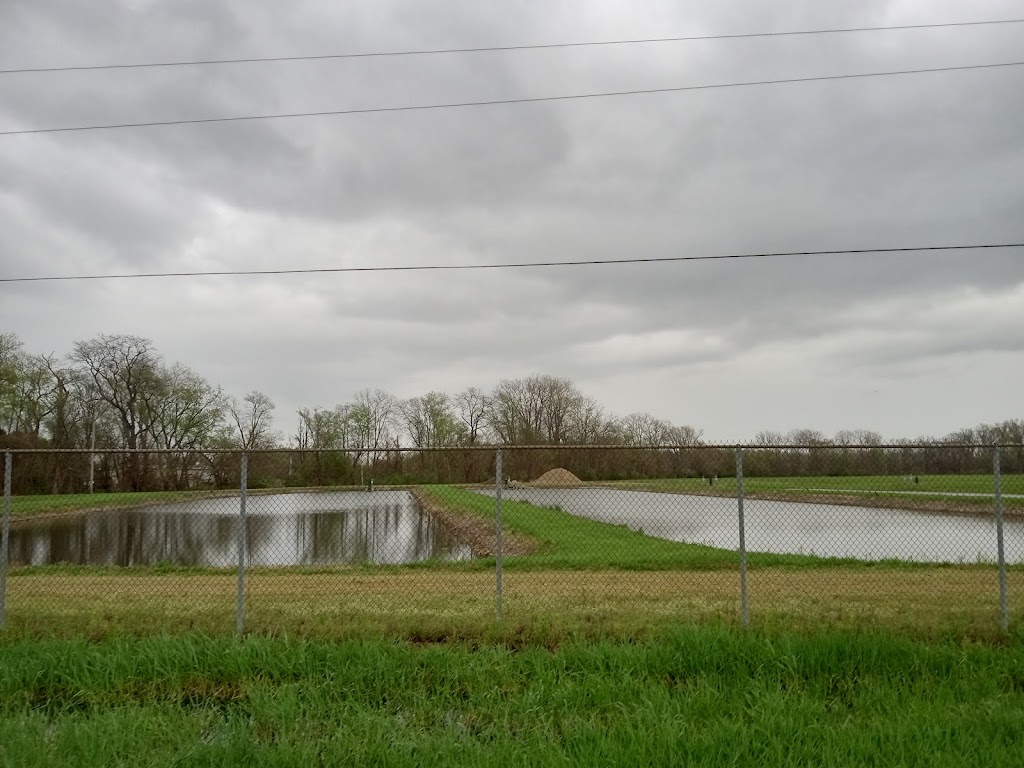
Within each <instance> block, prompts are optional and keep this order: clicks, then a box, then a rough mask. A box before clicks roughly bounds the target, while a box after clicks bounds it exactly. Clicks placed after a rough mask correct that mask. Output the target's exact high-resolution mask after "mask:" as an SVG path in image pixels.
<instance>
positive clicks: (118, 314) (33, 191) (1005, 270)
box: [0, 0, 1024, 439]
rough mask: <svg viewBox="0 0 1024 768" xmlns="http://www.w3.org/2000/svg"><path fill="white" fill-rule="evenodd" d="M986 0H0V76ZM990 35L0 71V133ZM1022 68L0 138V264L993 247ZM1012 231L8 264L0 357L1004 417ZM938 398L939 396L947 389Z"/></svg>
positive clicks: (534, 84)
mask: <svg viewBox="0 0 1024 768" xmlns="http://www.w3.org/2000/svg"><path fill="white" fill-rule="evenodd" d="M1013 5H1014V4H1012V3H1009V2H997V1H995V0H993V1H991V2H979V3H975V4H972V6H971V8H970V9H969V11H970V16H969V17H968V16H967V11H965V10H964V7H963V6H962V4H960V3H955V2H952V0H943V2H938V3H936V2H929V3H923V2H912V1H911V0H900V1H895V0H893V1H891V2H890V1H885V0H872V1H871V2H865V3H857V4H851V3H836V4H830V3H816V2H810V1H809V0H792V1H787V2H781V3H772V4H763V3H750V2H741V1H740V0H727V1H726V2H720V3H714V4H710V5H709V6H707V7H701V8H690V7H683V6H680V5H679V4H678V3H673V2H668V1H667V0H665V1H664V2H661V1H654V2H650V3H643V4H635V3H629V4H626V3H612V2H600V3H582V2H579V1H578V0H577V1H576V2H569V1H568V0H566V1H564V2H554V3H551V2H540V1H539V0H537V1H536V2H526V3H521V4H517V5H516V7H515V10H514V12H513V11H512V9H504V10H503V11H502V12H500V13H499V12H497V11H496V10H495V9H494V8H492V7H490V6H487V5H485V4H480V3H475V2H470V0H447V1H446V2H445V3H440V4H437V3H435V4H430V5H424V4H422V3H416V2H411V0H408V1H403V2H399V1H395V2H380V3H374V4H372V5H370V6H352V7H348V6H343V5H338V4H333V3H323V2H317V1H315V0H301V1H300V2H295V3H290V4H289V7H288V12H287V13H283V12H282V10H281V6H280V5H279V4H278V3H273V2H269V0H265V1H261V2H253V1H251V0H247V1H246V2H242V1H241V0H237V1H235V2H226V1H220V2H200V1H199V0H195V1H194V2H182V3H174V4H172V5H167V4H161V3H150V2H145V1H144V0H137V1H136V2H127V0H125V2H121V3H113V4H109V5H107V6H103V7H101V8H90V10H89V12H88V13H86V12H85V11H83V10H82V8H81V4H80V3H75V2H71V1H70V0H63V2H48V3H45V4H38V3H32V2H27V0H12V2H9V3H6V4H5V5H4V7H3V8H2V9H0V50H3V51H4V54H3V59H2V61H0V65H2V66H19V65H24V66H31V65H52V64H78V63H105V62H110V61H123V60H155V59H183V58H193V57H194V58H208V57H234V56H245V55H266V54H270V55H288V54H296V53H328V52H335V51H339V50H342V51H370V50H382V49H401V48H423V47H449V46H452V47H458V46H474V45H488V44H496V45H500V44H507V43H517V42H549V41H560V40H578V39H586V38H592V39H609V38H617V37H641V36H663V35H673V34H695V33H696V34H699V33H702V32H706V33H716V32H734V31H737V32H742V31H750V30H761V29H798V28H814V27H833V26H846V25H851V26H861V25H875V24H898V23H913V22H930V21H944V20H961V19H966V18H998V17H1000V16H1012V15H1014V7H1013ZM1022 31H1024V30H1022V29H1021V28H1020V27H1017V26H1006V27H999V28H995V27H993V28H975V29H961V30H941V31H939V30H933V31H917V32H885V33H872V34H864V35H842V36H821V37H806V38H774V39H770V40H748V41H732V42H704V43H690V44H685V45H652V46H634V47H623V48H598V49H573V50H565V51H544V52H533V53H521V54H511V53H490V54H477V55H472V56H470V55H463V56H450V57H428V58H416V59H413V58H397V59H362V60H354V61H344V62H338V61H332V62H311V63H293V64H279V65H253V66H251V67H243V66H230V67H216V68H215V67H207V68H188V69H185V68H183V69H170V70H140V71H126V72H102V73H101V72H92V73H72V74H60V75H57V74H53V75H18V76H0V126H2V127H11V128H17V127H32V126H49V125H71V124H78V123H82V124H84V123H91V122H117V121H122V120H124V121H136V120H146V119H174V118H182V117H184V118H189V117H203V116H217V115H230V114H244V113H268V112H288V111H307V110H308V111H312V110H319V109H341V108H360V107H374V106H391V105H398V104H412V103H431V102H443V101H458V100H475V99H492V98H514V97H518V96H527V95H544V94H558V93H571V92H586V91H598V90H616V89H629V88H652V87H666V86H677V85H685V84H701V83H710V82H730V81H741V80H751V79H765V78H780V77H793V76H802V75H819V74H830V73H844V72H854V71H877V70H888V69H901V68H917V67H930V66H945V65H957V64H973V63H981V62H986V61H999V60H1010V59H1014V58H1018V57H1019V50H1020V39H1021V37H1020V36H1021V34H1022ZM1022 77H1024V72H1022V71H1021V70H1017V69H1007V70H1000V71H988V72H960V73H944V74H931V75H921V76H914V77H893V78H886V79H873V80H858V81H842V82H829V83H814V84H802V85H791V86H773V87H763V88H742V89H722V90H713V91H703V92H691V93H683V94H676V95H666V96H637V97H623V98H619V99H607V100H594V101H581V102H571V103H547V104H536V105H522V106H496V107H488V108H479V109H465V110H449V111H438V112H422V113H419V112H409V113H398V114H381V115H363V116H350V117H337V118H316V119H308V120H282V121H266V122H255V123H232V124H222V125H207V126H183V127H175V128H154V129H146V130H133V131H110V132H96V133H77V134H54V135H46V136H18V137H4V138H0V271H2V272H3V273H4V274H5V275H24V274H45V273H54V274H56V273H88V272H114V271H118V272H119V271H135V270H141V271H149V270H164V269H167V270H180V269H200V270H203V269H246V268H253V269H269V268H274V267H281V266H298V267H315V266H330V265H369V264H425V263H467V262H476V263H495V262H502V261H522V260H574V259H585V258H621V257H646V256H652V257H660V256H671V255H687V254H692V255H698V254H728V253H742V252H751V251H765V250H804V249H817V248H823V249H829V248H843V247H851V248H860V247H871V246H901V245H920V244H933V243H934V244H943V243H962V242H963V243H966V242H994V241H1017V240H1022V239H1024V229H1022V226H1021V217H1020V211H1021V210H1024V188H1022V187H1021V185H1020V183H1019V180H1020V178H1021V177H1022V175H1024V143H1022V142H1021V140H1020V137H1021V136H1024V103H1022V102H1021V100H1020V99H1019V98H1018V94H1019V92H1020V86H1021V78H1022ZM1021 286H1024V251H1021V250H1017V251H1002V252H996V251H991V252H980V251H978V252H966V253H957V254H942V253H931V254H901V255H858V256H831V257H810V256H809V257H786V258H780V259H774V260H771V261H767V260H766V261H743V262H730V263H689V264H669V265H651V266H644V267H639V266H637V267H628V266H627V267H621V266H615V267H612V266H608V267H592V268H587V269H545V270H532V271H522V272H511V271H510V272H501V273H497V272H480V273H436V274H430V273H414V274H404V275H396V274H387V275H336V276H317V277H275V278H266V279H261V278H238V279H220V278H218V279H201V280H180V279H175V280H169V281H165V282H157V281H135V282H123V283H116V284H115V283H80V284H38V285H24V284H7V285H3V286H0V307H2V309H0V313H2V314H0V325H2V326H3V327H4V329H9V330H13V331H15V332H17V333H19V334H20V335H21V336H22V337H23V338H24V339H25V340H26V342H27V343H28V344H29V346H30V347H32V348H34V349H39V350H45V351H51V350H56V351H62V350H67V349H69V348H70V345H71V342H72V341H73V340H75V339H79V338H85V337H88V336H90V335H92V334H94V333H98V332H101V331H102V332H134V333H140V334H143V335H148V336H150V337H152V338H153V339H154V340H155V341H156V342H157V345H158V347H159V348H160V349H161V351H163V352H164V354H165V356H166V357H168V358H169V359H180V360H182V361H184V362H187V363H188V364H190V365H192V366H193V367H195V368H197V369H198V370H200V371H201V372H203V373H204V374H205V375H207V376H209V377H210V378H211V379H213V380H215V381H217V382H219V383H222V384H224V386H225V387H226V388H228V389H230V390H231V391H234V392H238V393H241V392H244V391H246V390H248V389H252V388H259V389H263V390H265V391H267V392H268V393H269V394H271V396H272V397H274V398H275V399H276V400H277V401H278V402H279V404H280V406H281V407H280V410H281V411H282V413H281V415H280V417H279V421H281V422H282V426H287V425H288V424H289V423H290V416H288V415H287V411H288V410H291V409H294V408H295V407H298V406H301V405H316V404H319V405H330V404H333V403H335V402H339V401H341V400H344V399H346V398H347V397H349V396H351V394H352V392H353V391H355V390H356V389H359V388H361V387H364V386H383V387H386V388H389V389H392V390H394V391H395V392H397V393H398V394H400V395H402V396H410V395H414V394H417V393H419V392H422V391H425V390H426V389H452V390H453V389H460V388H462V387H464V386H467V385H470V384H475V385H478V386H484V387H487V386H491V385H492V384H493V383H494V382H495V381H496V380H497V379H498V378H501V377H503V376H521V375H525V374H527V373H530V372H533V371H546V372H551V373H555V374H558V375H568V376H572V377H574V378H575V379H576V380H577V381H578V382H579V383H580V384H581V386H583V387H584V389H586V390H587V391H590V392H592V393H594V394H595V396H598V397H599V398H600V399H601V400H602V401H603V402H605V403H606V404H607V405H608V406H609V407H610V408H612V409H615V410H619V411H628V410H636V409H646V410H651V411H654V412H656V413H658V414H659V415H662V416H665V417H666V418H670V419H674V420H676V421H680V422H691V423H696V424H698V425H699V426H702V427H704V428H705V430H706V432H707V434H708V436H710V437H712V438H720V439H739V438H745V437H749V436H750V435H752V434H753V433H754V432H756V431H757V430H758V429H762V428H779V429H788V428H791V427H794V426H798V425H806V426H812V427H817V428H821V429H825V430H833V429H838V428H840V427H848V426H864V427H867V428H873V429H877V430H878V431H881V432H883V433H885V434H887V435H898V434H920V433H940V432H942V431H944V430H947V429H952V428H955V427H957V426H960V425H962V424H969V423H973V422H975V421H981V420H994V419H999V418H1007V417H1011V416H1019V415H1020V414H1019V410H1018V409H1019V406H1018V400H1017V398H1016V395H1015V393H1014V390H1013V388H1012V387H1010V386H1008V385H1005V384H1003V383H1000V384H999V385H998V386H986V387H985V388H984V394H982V390H981V385H980V384H979V381H980V380H982V379H986V380H993V379H996V378H998V380H999V381H1000V382H1005V381H1007V380H1012V379H1013V378H1014V377H1017V378H1019V376H1020V375H1021V374H1024V362H1022V360H1024V357H1022V356H1021V354H1020V353H1021V351H1022V347H1024V339H1022V337H1021V334H1020V331H1019V330H1017V326H1018V325H1019V323H1017V322H1016V321H1015V314H1019V310H1016V312H1015V309H1016V307H1018V306H1019V301H1020V298H1021V290H1022V288H1021ZM951 401H952V402H951Z"/></svg>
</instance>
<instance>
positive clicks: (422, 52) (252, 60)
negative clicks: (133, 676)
mask: <svg viewBox="0 0 1024 768" xmlns="http://www.w3.org/2000/svg"><path fill="white" fill-rule="evenodd" d="M1021 23H1024V19H993V20H990V21H955V22H946V23H937V24H899V25H894V26H880V27H839V28H834V29H803V30H792V31H779V32H741V33H736V34H721V35H686V36H680V37H644V38H634V39H629V40H590V41H579V42H567V43H539V44H533V45H496V46H480V47H475V48H426V49H419V50H404V51H376V52H366V53H326V54H318V55H308V56H254V57H248V58H237V59H193V60H183V61H151V62H132V63H124V64H83V65H74V66H66V67H19V68H11V69H0V75H20V74H29V73H42V72H91V71H98V70H110V69H153V68H158V67H200V66H214V65H222V64H259V63H270V62H284V61H324V60H329V59H370V58H385V57H397V56H436V55H443V54H457V53H491V52H500V51H537V50H550V49H557V48H592V47H597V46H615V45H643V44H651V43H685V42H697V41H705V40H744V39H751V38H760V37H797V36H810V35H835V34H849V33H857V32H892V31H898V30H911V29H949V28H955V27H983V26H996V25H1002V24H1021Z"/></svg>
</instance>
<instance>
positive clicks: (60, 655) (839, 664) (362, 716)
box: [0, 627, 1024, 768]
mask: <svg viewBox="0 0 1024 768" xmlns="http://www.w3.org/2000/svg"><path fill="white" fill-rule="evenodd" d="M1022 670H1024V644H1022V643H1021V642H1020V641H1019V640H1014V641H1007V642H1005V643H1003V644H1001V645H985V644H977V643H974V644H957V643H948V642H946V643H921V642H914V641H910V640H907V639H905V638H900V637H898V636H895V635H893V634H889V633H870V634H864V633H861V634H858V633H844V632H817V633H815V634H813V635H809V636H807V635H799V634H793V633H784V632H778V633H774V632H755V633H742V632H738V631H735V630H731V629H725V628H721V627H700V628H683V629H677V630H676V631H674V632H670V633H666V634H664V635H661V636H659V637H657V638H651V639H648V640H645V641H643V642H621V641H615V640H609V639H606V640H597V641H594V640H583V639H574V638H569V639H566V640H565V641H563V642H560V643H557V644H518V645H512V644H509V643H502V642H496V643H491V644H479V643H478V644H468V643H447V644H444V645H434V644H429V643H409V642H399V643H396V642H389V641H382V640H375V641H374V640H362V641H343V642H322V641H313V640H294V639H283V638H276V639H272V638H247V639H245V640H243V641H233V640H230V639H216V638H213V639H211V638H209V637H206V636H202V635H195V634H191V635H182V636H178V637H166V636H165V637H155V638H148V639H143V640H135V639H128V638H115V639H111V640H106V641H103V642H101V643H96V644H90V643H86V642H83V641H72V642H67V641H56V640H43V641H38V640H37V641H32V642H7V643H2V644H0V764H3V765H10V766H46V767H47V768H53V767H55V766H75V767H76V768H83V767H87V766H136V765H153V766H172V765H189V766H207V765H210V766H213V765H217V766H254V765H261V766H262V765H272V766H302V767H303V768H305V766H310V765H387V766H446V767H447V766H464V765H465V766H502V767H503V768H504V767H505V766H567V765H568V766H594V765H601V766H636V765H649V766H675V765H688V766H690V765H692V766H722V765H736V766H759V767H761V766H797V765H800V766H806V765H821V766H839V765H842V766H869V765H870V766H878V765H901V766H930V767H934V766H962V765H973V764H977V763H978V762H979V761H980V762H983V764H984V765H986V766H1019V765H1020V756H1021V754H1022V753H1024V672H1022Z"/></svg>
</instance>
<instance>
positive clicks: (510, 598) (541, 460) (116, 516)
mask: <svg viewBox="0 0 1024 768" xmlns="http://www.w3.org/2000/svg"><path fill="white" fill-rule="evenodd" d="M1022 595H1024V448H1022V447H1021V446H1004V447H993V446H969V445H968V446H964V445H956V446H953V445H909V444H908V445H896V446H836V445H828V446H749V447H741V448H736V447H723V446H690V447H624V446H605V447H600V446H599V447H593V446H587V447H575V446H574V447H570V446H559V447H551V446H539V447H537V446H533V447H502V448H496V447H480V446H472V447H464V448H451V449H387V450H358V451H356V450H348V451H300V450H276V451H258V452H248V453H242V452H229V451H206V452H203V451H99V450H97V451H92V452H90V451H66V452H60V451H45V450H34V451H14V450H12V451H8V452H6V454H5V474H4V502H3V540H2V547H0V622H3V623H4V625H5V626H6V628H7V629H8V630H16V629H20V630H21V631H26V632H30V633H42V634H47V633H66V632H74V633H85V634H106V633H110V632H123V631H129V632H150V631H170V632H174V631H185V630H189V629H201V630H204V631H211V632H228V631H238V632H242V631H260V632H271V633H273V632H282V633H302V634H321V635H325V636H340V635H350V634H363V635H366V634H380V633H384V634H388V635H396V634H400V635H403V636H415V635H417V634H420V633H426V634H428V635H439V634H440V635H446V636H447V635H452V634H455V635H458V634H459V633H462V632H474V633H476V632H479V631H486V627H487V626H490V625H493V624H494V622H495V619H496V618H497V619H502V620H503V621H504V625H505V626H507V625H508V624H509V623H510V622H514V623H516V624H521V625H524V626H526V625H534V624H537V623H542V624H551V625H557V626H561V627H568V628H572V629H579V630H581V631H586V630H587V629H588V628H591V627H607V626H621V627H626V628H627V629H630V630H631V631H632V630H637V631H642V630H643V629H645V628H647V627H651V626H656V625H664V624H671V623H684V622H694V621H708V620H713V621H719V620H723V621H726V622H736V623H742V624H747V623H765V624H767V623H772V622H776V623H784V624H787V625H807V626H815V625H818V624H822V623H825V624H843V625H849V624H853V625H857V626H887V627H900V626H913V627H919V628H920V627H924V628H926V629H933V630H938V631H949V630H950V629H955V630H961V631H971V630H975V629H980V630H986V631H990V630H992V629H993V628H1000V627H1001V628H1002V629H1003V630H1006V629H1007V627H1008V626H1009V623H1010V622H1011V621H1013V620H1015V619H1016V617H1018V616H1019V615H1020V613H1021V611H1020V608H1021V607H1022V606H1021V605H1020V603H1021V596H1022Z"/></svg>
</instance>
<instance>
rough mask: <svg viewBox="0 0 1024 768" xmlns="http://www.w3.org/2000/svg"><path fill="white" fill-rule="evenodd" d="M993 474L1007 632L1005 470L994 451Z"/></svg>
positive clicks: (1001, 599)
mask: <svg viewBox="0 0 1024 768" xmlns="http://www.w3.org/2000/svg"><path fill="white" fill-rule="evenodd" d="M992 473H993V474H994V475H995V492H996V495H995V513H996V557H998V558H999V626H1000V628H1001V629H1002V630H1003V632H1006V631H1008V630H1009V628H1010V615H1009V607H1008V606H1007V599H1006V553H1005V550H1004V549H1003V470H1002V451H1001V450H1000V448H999V446H998V445H997V446H996V447H995V450H993V451H992Z"/></svg>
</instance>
